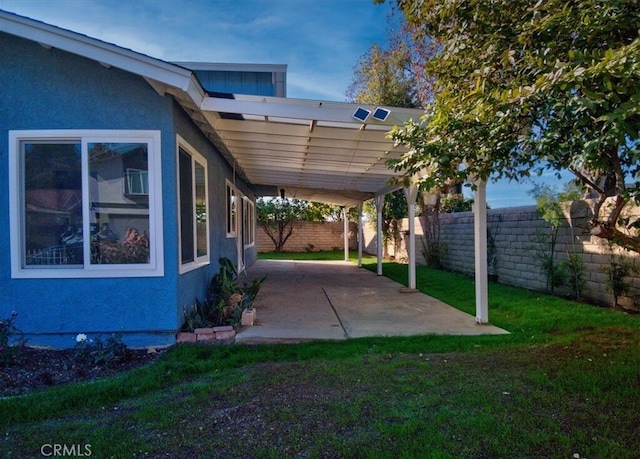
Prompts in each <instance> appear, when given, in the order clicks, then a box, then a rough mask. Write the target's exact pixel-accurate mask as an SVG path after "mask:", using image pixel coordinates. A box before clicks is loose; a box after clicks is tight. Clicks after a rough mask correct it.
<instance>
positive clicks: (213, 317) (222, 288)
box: [182, 258, 265, 331]
mask: <svg viewBox="0 0 640 459" xmlns="http://www.w3.org/2000/svg"><path fill="white" fill-rule="evenodd" d="M219 263H220V270H219V271H218V273H217V274H216V275H215V276H213V277H212V278H211V282H209V291H208V292H207V298H206V299H205V300H204V301H199V300H197V299H196V301H195V303H194V305H193V306H192V307H191V308H189V309H187V308H184V309H183V311H184V325H183V327H182V329H183V331H193V330H195V329H196V328H205V327H214V326H218V325H232V326H234V327H235V326H237V325H238V323H240V319H241V317H242V311H244V310H245V309H247V308H250V307H251V306H252V305H253V302H254V301H255V298H256V296H257V295H258V291H259V290H260V286H261V284H262V282H263V281H264V280H265V278H264V277H262V278H259V279H255V280H254V281H253V282H252V283H251V284H244V285H243V286H240V284H239V283H238V270H237V269H236V267H235V265H234V264H233V262H232V261H231V260H229V259H228V258H221V259H220V260H219Z"/></svg>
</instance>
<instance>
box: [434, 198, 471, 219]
mask: <svg viewBox="0 0 640 459" xmlns="http://www.w3.org/2000/svg"><path fill="white" fill-rule="evenodd" d="M472 208H473V199H472V198H465V197H464V196H462V195H461V194H451V195H449V194H448V195H444V196H441V197H440V211H441V212H442V213H443V214H450V213H453V212H469V211H471V210H472Z"/></svg>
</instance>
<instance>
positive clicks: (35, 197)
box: [23, 142, 83, 265]
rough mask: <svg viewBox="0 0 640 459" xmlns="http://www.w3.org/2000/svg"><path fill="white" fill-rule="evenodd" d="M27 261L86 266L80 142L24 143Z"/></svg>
mask: <svg viewBox="0 0 640 459" xmlns="http://www.w3.org/2000/svg"><path fill="white" fill-rule="evenodd" d="M23 153H24V218H25V227H24V231H25V235H24V241H25V247H24V248H25V258H24V264H25V265H81V264H82V263H83V252H82V160H81V147H80V144H79V143H55V144H52V143H35V142H34V143H24V144H23Z"/></svg>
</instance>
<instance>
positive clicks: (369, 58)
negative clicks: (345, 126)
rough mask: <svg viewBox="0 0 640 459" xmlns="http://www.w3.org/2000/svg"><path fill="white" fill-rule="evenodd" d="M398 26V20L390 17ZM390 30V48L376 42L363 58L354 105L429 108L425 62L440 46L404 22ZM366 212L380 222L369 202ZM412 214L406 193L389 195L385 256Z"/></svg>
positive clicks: (350, 96) (384, 215) (353, 91)
mask: <svg viewBox="0 0 640 459" xmlns="http://www.w3.org/2000/svg"><path fill="white" fill-rule="evenodd" d="M388 20H389V23H390V24H391V23H394V17H393V16H390V17H389V18H388ZM392 27H393V28H392V29H390V30H389V31H388V37H387V38H388V42H389V46H388V47H387V48H382V47H381V46H380V45H379V44H377V43H374V44H372V45H371V47H370V48H369V50H368V51H367V52H366V53H365V54H364V55H363V56H362V57H361V58H360V61H359V62H358V65H357V67H355V69H354V79H353V81H352V83H351V85H350V86H349V88H348V90H347V98H348V99H349V101H351V102H355V103H361V104H371V105H388V106H395V107H407V108H416V107H421V106H425V105H426V103H427V102H428V101H429V100H431V98H432V91H431V88H432V87H433V81H432V80H431V79H429V78H428V77H427V75H426V74H425V71H424V63H425V61H426V60H427V59H429V58H431V57H432V56H433V55H434V54H435V52H436V49H437V47H436V46H435V45H434V43H433V41H432V40H431V39H430V38H429V37H422V36H419V35H417V34H415V33H414V30H413V29H412V28H411V27H410V25H409V24H408V23H406V22H404V21H400V23H394V24H393V26H392ZM364 209H365V212H366V213H367V214H368V215H369V219H370V220H371V221H376V219H377V212H376V209H375V208H374V206H373V205H372V204H371V203H368V204H367V203H365V207H364ZM407 215H408V208H407V201H406V198H405V195H404V191H403V190H397V191H395V192H393V193H389V194H387V195H385V199H384V204H383V208H382V222H380V223H381V225H382V235H383V239H384V255H385V256H386V255H387V254H388V253H387V243H388V241H392V242H393V244H394V246H395V247H396V248H398V246H399V244H400V232H399V221H400V220H401V219H403V218H406V217H407Z"/></svg>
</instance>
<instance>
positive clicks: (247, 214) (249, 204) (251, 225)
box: [242, 196, 256, 249]
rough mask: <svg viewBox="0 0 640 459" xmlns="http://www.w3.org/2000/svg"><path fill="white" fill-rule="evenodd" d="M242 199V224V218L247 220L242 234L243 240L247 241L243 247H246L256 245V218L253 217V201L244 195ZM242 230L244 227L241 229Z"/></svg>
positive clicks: (254, 210)
mask: <svg viewBox="0 0 640 459" xmlns="http://www.w3.org/2000/svg"><path fill="white" fill-rule="evenodd" d="M242 201H243V206H244V209H242V219H243V224H244V220H245V219H246V220H247V221H248V225H247V228H246V229H247V231H246V233H247V234H245V235H244V239H245V241H248V242H247V243H246V244H245V245H244V248H245V249H248V248H250V247H253V246H254V245H256V238H255V234H256V232H255V224H256V219H255V215H256V206H255V204H254V203H253V201H251V199H249V198H248V197H247V196H244V197H243V198H242ZM243 231H244V229H243Z"/></svg>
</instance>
